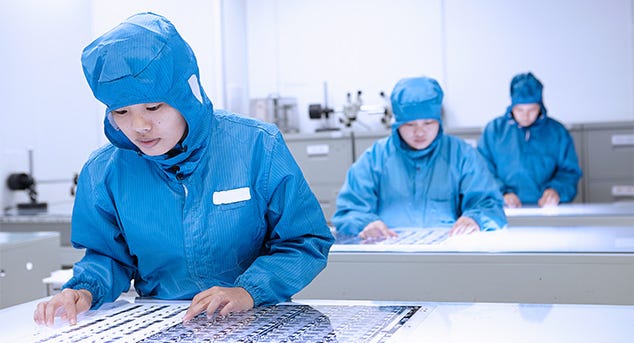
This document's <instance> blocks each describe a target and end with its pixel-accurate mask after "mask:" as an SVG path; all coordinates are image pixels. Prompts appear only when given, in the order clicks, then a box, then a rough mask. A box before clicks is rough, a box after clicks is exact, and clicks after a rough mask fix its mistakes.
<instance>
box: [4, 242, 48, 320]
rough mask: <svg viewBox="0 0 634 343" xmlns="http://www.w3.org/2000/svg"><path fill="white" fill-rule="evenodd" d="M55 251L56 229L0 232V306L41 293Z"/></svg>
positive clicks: (41, 295)
mask: <svg viewBox="0 0 634 343" xmlns="http://www.w3.org/2000/svg"><path fill="white" fill-rule="evenodd" d="M58 254H59V233H57V232H29V233H26V232H0V308H3V307H8V306H12V305H16V304H20V303H23V302H27V301H32V300H35V299H39V298H42V297H45V296H46V287H45V286H44V284H43V283H42V279H44V278H45V277H48V276H49V275H50V274H51V272H52V271H54V270H56V269H59V263H58V258H57V256H58Z"/></svg>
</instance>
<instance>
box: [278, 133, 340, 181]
mask: <svg viewBox="0 0 634 343" xmlns="http://www.w3.org/2000/svg"><path fill="white" fill-rule="evenodd" d="M286 144H287V145H288V148H289V150H290V151H291V153H292V154H293V157H294V158H295V160H296V161H297V164H298V165H299V167H300V168H301V169H302V172H303V173H304V177H305V178H306V181H308V183H309V184H310V185H313V184H319V183H339V184H341V183H343V180H344V179H345V177H346V173H347V172H348V169H349V168H350V166H351V165H352V138H351V137H350V136H343V137H340V138H327V139H310V138H306V139H302V138H295V139H287V140H286Z"/></svg>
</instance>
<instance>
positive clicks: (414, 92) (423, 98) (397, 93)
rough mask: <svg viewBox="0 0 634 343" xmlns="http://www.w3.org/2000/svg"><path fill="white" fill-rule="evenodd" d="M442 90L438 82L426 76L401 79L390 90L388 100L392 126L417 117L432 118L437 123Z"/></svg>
mask: <svg viewBox="0 0 634 343" xmlns="http://www.w3.org/2000/svg"><path fill="white" fill-rule="evenodd" d="M442 99H443V91H442V88H440V85H439V84H438V82H437V81H436V80H434V79H431V78H428V77H412V78H405V79H401V80H400V81H398V82H397V83H396V85H395V86H394V89H393V90H392V95H391V96H390V100H391V102H392V112H393V113H394V120H395V121H394V125H393V127H394V128H398V127H399V126H401V125H403V124H405V123H407V122H410V121H412V120H418V119H434V120H437V121H438V122H439V123H440V122H441V120H440V114H441V106H442Z"/></svg>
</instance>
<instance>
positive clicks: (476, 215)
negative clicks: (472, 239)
mask: <svg viewBox="0 0 634 343" xmlns="http://www.w3.org/2000/svg"><path fill="white" fill-rule="evenodd" d="M463 152H464V159H463V160H462V162H461V165H462V166H461V167H462V173H461V174H462V177H461V180H460V186H459V187H460V190H459V192H460V197H461V198H462V200H461V212H462V213H461V215H462V216H467V217H469V218H472V219H473V220H475V221H476V222H477V223H478V225H480V230H482V231H490V230H498V229H502V228H504V227H505V226H506V225H507V220H506V215H505V214H504V199H503V198H502V194H501V193H500V192H499V191H498V188H497V186H496V183H495V179H494V178H493V175H492V174H491V173H490V172H489V170H488V169H487V168H486V166H485V161H484V159H483V158H482V156H480V155H479V154H478V152H477V151H475V149H471V148H470V147H468V146H467V147H465V148H463Z"/></svg>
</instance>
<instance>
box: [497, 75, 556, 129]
mask: <svg viewBox="0 0 634 343" xmlns="http://www.w3.org/2000/svg"><path fill="white" fill-rule="evenodd" d="M543 89H544V86H543V85H542V83H541V82H540V81H539V80H538V79H537V78H536V77H535V76H534V75H533V73H530V72H528V73H523V74H518V75H515V76H514V77H513V79H512V80H511V105H510V106H509V107H508V108H507V109H506V116H507V117H508V118H509V119H511V118H513V107H514V106H516V105H526V104H538V105H539V114H538V117H537V118H536V119H535V121H534V122H533V123H532V124H536V123H539V122H541V121H542V120H543V118H545V117H546V114H547V112H546V107H545V106H544V102H543V99H542V90H543ZM516 121H517V120H516ZM532 124H531V125H532Z"/></svg>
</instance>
